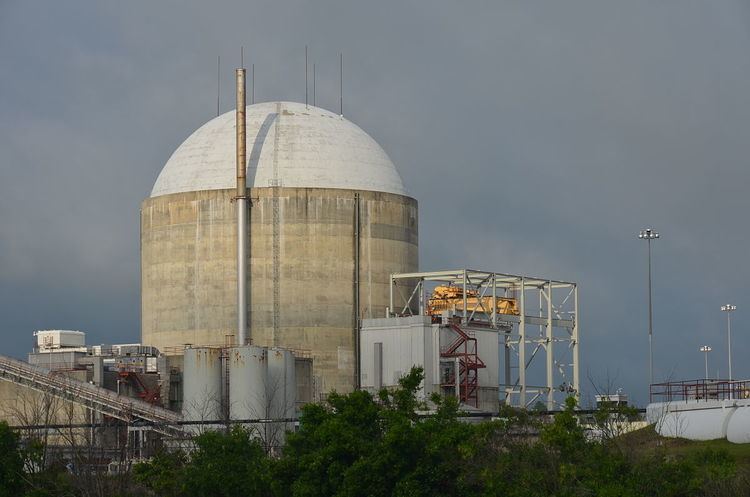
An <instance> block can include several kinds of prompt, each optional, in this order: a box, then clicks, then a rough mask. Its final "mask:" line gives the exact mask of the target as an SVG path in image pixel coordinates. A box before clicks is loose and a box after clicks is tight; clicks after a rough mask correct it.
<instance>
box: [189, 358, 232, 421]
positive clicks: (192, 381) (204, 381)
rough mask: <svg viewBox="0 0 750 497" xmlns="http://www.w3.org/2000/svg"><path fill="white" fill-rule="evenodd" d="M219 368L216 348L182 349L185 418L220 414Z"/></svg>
mask: <svg viewBox="0 0 750 497" xmlns="http://www.w3.org/2000/svg"><path fill="white" fill-rule="evenodd" d="M221 369H222V368H221V350H220V349H217V348H207V347H201V348H188V349H185V363H184V371H183V402H182V413H183V417H184V418H185V420H186V421H206V420H220V419H222V418H223V415H222V381H221V378H222V375H221Z"/></svg>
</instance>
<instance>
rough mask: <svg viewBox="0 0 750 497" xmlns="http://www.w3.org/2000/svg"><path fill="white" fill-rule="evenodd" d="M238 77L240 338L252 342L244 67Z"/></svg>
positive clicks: (238, 288)
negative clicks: (248, 299)
mask: <svg viewBox="0 0 750 497" xmlns="http://www.w3.org/2000/svg"><path fill="white" fill-rule="evenodd" d="M235 75H236V80H237V112H236V117H237V124H236V129H237V195H236V198H235V200H236V201H237V341H238V342H239V344H240V345H245V344H247V343H249V341H250V340H249V337H248V330H247V243H248V232H247V231H248V230H247V218H248V209H247V178H246V172H245V168H246V167H247V166H246V163H247V161H246V158H247V136H246V129H245V127H246V121H245V69H244V68H240V69H237V70H236V71H235Z"/></svg>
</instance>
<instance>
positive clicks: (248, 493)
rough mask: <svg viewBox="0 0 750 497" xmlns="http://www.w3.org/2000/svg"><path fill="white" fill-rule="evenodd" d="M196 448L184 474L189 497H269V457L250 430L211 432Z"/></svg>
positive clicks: (199, 437) (238, 429)
mask: <svg viewBox="0 0 750 497" xmlns="http://www.w3.org/2000/svg"><path fill="white" fill-rule="evenodd" d="M196 447H197V448H196V450H195V451H194V452H193V453H192V454H191V455H190V464H189V465H188V466H187V467H186V471H184V474H183V478H184V484H185V492H186V493H185V495H187V496H188V497H208V496H211V497H255V496H266V495H270V484H269V473H268V472H269V466H268V464H269V460H268V457H267V456H266V454H265V452H264V450H263V447H262V446H261V445H260V443H259V442H258V441H257V440H256V439H254V438H253V437H252V436H251V435H250V433H249V432H248V431H247V430H245V429H243V428H241V427H239V426H235V427H233V428H232V429H231V430H230V431H229V432H228V433H222V432H216V431H208V432H206V433H203V434H201V435H199V436H198V437H197V439H196Z"/></svg>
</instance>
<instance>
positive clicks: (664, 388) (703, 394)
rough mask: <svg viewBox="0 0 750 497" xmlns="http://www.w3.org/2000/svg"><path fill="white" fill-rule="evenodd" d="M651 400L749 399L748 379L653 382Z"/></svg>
mask: <svg viewBox="0 0 750 497" xmlns="http://www.w3.org/2000/svg"><path fill="white" fill-rule="evenodd" d="M649 398H650V401H651V402H679V401H689V400H706V401H708V400H727V399H750V380H721V379H717V380H712V379H707V378H704V379H700V380H683V381H670V382H666V383H654V384H653V385H651V386H650V388H649Z"/></svg>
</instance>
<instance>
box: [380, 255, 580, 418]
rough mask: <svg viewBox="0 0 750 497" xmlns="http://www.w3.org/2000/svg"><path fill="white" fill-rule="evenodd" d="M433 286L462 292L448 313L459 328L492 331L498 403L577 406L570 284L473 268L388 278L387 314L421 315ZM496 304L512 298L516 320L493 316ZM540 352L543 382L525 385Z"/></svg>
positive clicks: (574, 303) (574, 289)
mask: <svg viewBox="0 0 750 497" xmlns="http://www.w3.org/2000/svg"><path fill="white" fill-rule="evenodd" d="M436 285H450V286H455V287H458V288H460V289H461V290H462V295H463V305H462V306H461V309H460V310H458V312H454V313H453V314H454V315H455V316H454V318H458V320H459V321H460V327H461V328H462V329H464V330H465V331H467V332H471V331H472V329H475V330H480V329H481V330H485V331H486V330H494V331H496V332H497V336H498V350H497V355H498V397H499V401H500V403H501V404H507V405H512V406H516V407H529V406H532V405H534V404H535V403H536V402H537V401H541V400H542V399H544V401H545V403H546V407H547V409H549V410H552V409H555V408H556V407H558V406H560V405H561V404H562V403H563V401H564V398H565V397H567V396H570V395H574V396H575V397H576V398H577V399H578V400H579V401H580V370H579V357H578V356H579V319H578V284H577V283H574V282H569V281H560V280H552V279H548V278H537V277H530V276H520V275H514V274H506V273H498V272H490V271H477V270H473V269H456V270H445V271H432V272H418V273H394V274H391V277H390V306H389V308H388V315H389V316H412V315H427V314H428V312H427V311H428V309H427V307H428V301H427V298H428V292H429V291H430V289H431V288H432V287H434V286H436ZM404 289H405V290H406V292H404ZM470 292H476V293H475V295H476V298H475V299H474V301H475V302H476V304H475V305H474V306H473V308H472V306H471V305H469V302H468V299H469V298H470V297H469V293H470ZM500 298H515V299H516V301H517V304H518V315H515V314H501V313H499V312H497V309H498V305H497V302H498V300H499V299H500ZM487 301H489V302H490V303H491V304H490V305H488V306H487V305H485V302H487ZM534 303H538V308H535V306H534ZM485 307H489V309H487V308H485ZM534 328H536V330H537V331H538V333H534ZM556 344H557V346H556ZM527 349H529V350H527ZM540 351H543V352H544V354H543V355H544V356H545V362H544V372H545V378H544V380H543V381H540V382H539V383H544V384H542V385H540V384H531V383H529V381H528V378H527V373H528V372H529V367H530V366H531V365H532V364H533V363H534V359H535V358H536V357H537V355H538V353H539V352H540ZM561 351H562V352H561ZM485 353H486V352H485ZM556 353H557V356H555V354H556ZM501 364H502V365H504V367H505V371H504V374H501V371H500V367H501ZM513 370H515V372H513ZM503 376H504V378H503Z"/></svg>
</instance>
